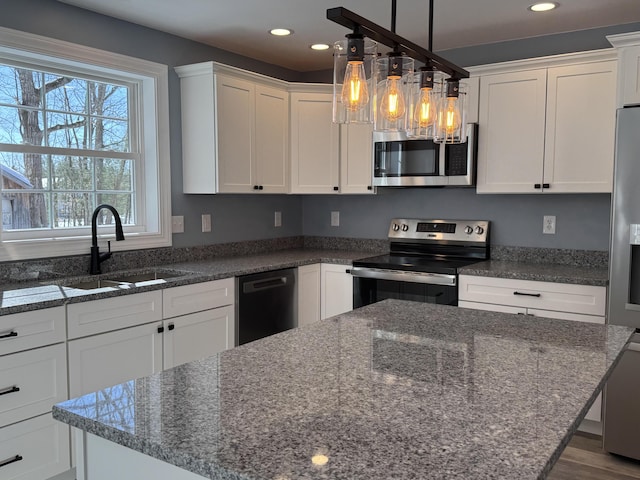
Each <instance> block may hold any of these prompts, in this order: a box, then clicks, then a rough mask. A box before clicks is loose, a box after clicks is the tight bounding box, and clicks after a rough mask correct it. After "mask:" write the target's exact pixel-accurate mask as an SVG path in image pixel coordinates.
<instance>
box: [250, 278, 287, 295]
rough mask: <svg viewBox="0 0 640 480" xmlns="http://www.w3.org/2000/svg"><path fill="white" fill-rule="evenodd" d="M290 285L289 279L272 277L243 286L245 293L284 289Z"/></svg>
mask: <svg viewBox="0 0 640 480" xmlns="http://www.w3.org/2000/svg"><path fill="white" fill-rule="evenodd" d="M287 283H288V279H287V277H272V278H267V279H264V280H253V281H250V282H246V283H244V284H243V285H242V292H243V293H253V292H260V291H262V290H269V289H271V288H278V287H284V286H286V285H287Z"/></svg>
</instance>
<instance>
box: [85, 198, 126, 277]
mask: <svg viewBox="0 0 640 480" xmlns="http://www.w3.org/2000/svg"><path fill="white" fill-rule="evenodd" d="M103 208H106V209H107V210H110V211H111V213H113V217H114V218H115V220H116V241H118V242H119V241H121V240H124V233H123V232H122V221H121V220H120V215H119V214H118V211H117V210H116V209H115V208H114V207H112V206H111V205H108V204H106V203H103V204H102V205H98V206H97V207H96V209H95V210H94V211H93V215H92V216H91V265H90V267H89V273H90V274H91V275H97V274H98V273H101V272H100V264H101V263H102V262H104V261H105V260H107V259H108V258H110V257H111V242H110V241H109V242H107V245H108V248H109V251H108V252H107V253H100V249H99V248H98V228H97V225H96V224H97V221H98V213H100V210H102V209H103Z"/></svg>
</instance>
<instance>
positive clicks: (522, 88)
mask: <svg viewBox="0 0 640 480" xmlns="http://www.w3.org/2000/svg"><path fill="white" fill-rule="evenodd" d="M545 99H546V69H539V70H529V71H523V72H512V73H504V74H498V75H487V76H485V77H482V78H481V80H480V129H479V137H478V181H477V192H478V193H535V192H540V191H541V189H536V188H535V184H540V183H541V182H542V163H543V157H544V133H545Z"/></svg>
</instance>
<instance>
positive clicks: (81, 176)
mask: <svg viewBox="0 0 640 480" xmlns="http://www.w3.org/2000/svg"><path fill="white" fill-rule="evenodd" d="M51 169H52V178H53V186H52V189H53V190H93V159H92V158H87V157H75V156H71V155H67V156H62V155H52V157H51Z"/></svg>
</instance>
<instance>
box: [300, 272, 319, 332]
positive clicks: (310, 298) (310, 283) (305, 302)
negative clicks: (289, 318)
mask: <svg viewBox="0 0 640 480" xmlns="http://www.w3.org/2000/svg"><path fill="white" fill-rule="evenodd" d="M320 290H321V289H320V264H319V263H315V264H313V265H304V266H302V267H298V326H301V325H307V324H309V323H313V322H315V321H317V320H320Z"/></svg>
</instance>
